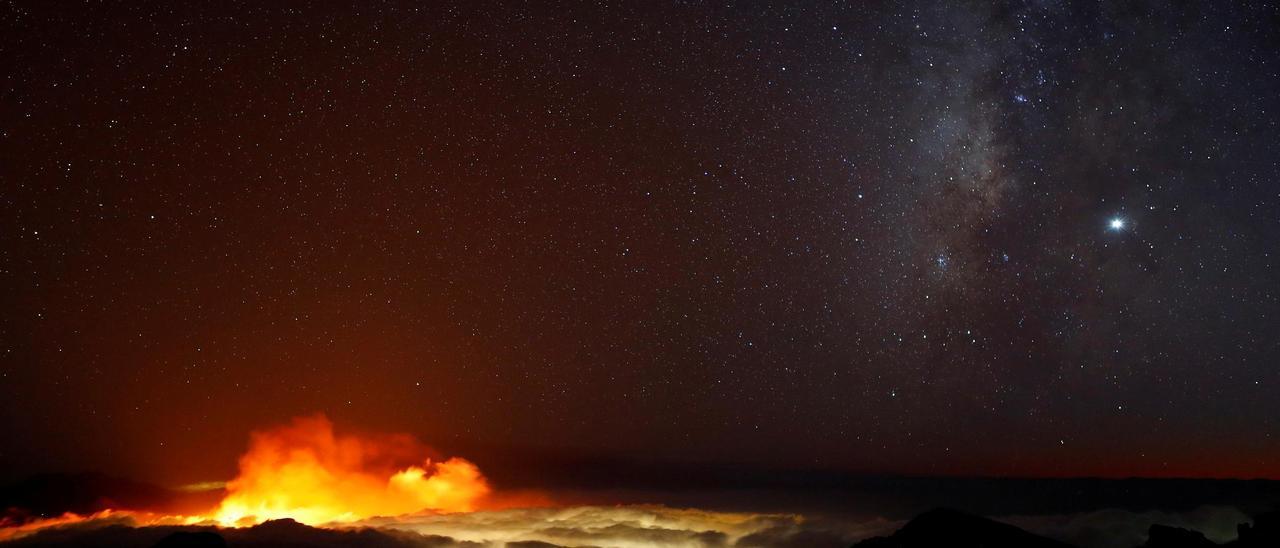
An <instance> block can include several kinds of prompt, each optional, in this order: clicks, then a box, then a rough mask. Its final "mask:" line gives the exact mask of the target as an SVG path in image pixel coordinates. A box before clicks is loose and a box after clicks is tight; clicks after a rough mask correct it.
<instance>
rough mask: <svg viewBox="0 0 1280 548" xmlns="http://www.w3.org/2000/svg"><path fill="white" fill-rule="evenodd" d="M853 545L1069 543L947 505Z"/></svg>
mask: <svg viewBox="0 0 1280 548" xmlns="http://www.w3.org/2000/svg"><path fill="white" fill-rule="evenodd" d="M854 546H856V547H857V548H943V547H945V548H1070V545H1069V544H1065V543H1062V542H1058V541H1056V540H1053V539H1050V538H1046V537H1042V536H1039V535H1035V534H1032V533H1028V532H1027V531H1023V530H1022V529H1019V528H1017V527H1014V526H1012V525H1009V524H1005V523H1000V522H998V521H992V520H989V519H987V518H983V517H978V516H974V515H970V514H966V513H963V512H958V511H955V510H949V509H944V508H940V509H936V510H930V511H928V512H925V513H923V514H921V515H919V516H917V517H916V518H915V519H913V520H911V521H909V522H907V524H906V525H904V526H902V528H901V529H899V530H898V531H897V532H895V533H894V534H892V535H889V536H887V537H875V538H870V539H867V540H864V541H862V542H859V543H857V544H855V545H854Z"/></svg>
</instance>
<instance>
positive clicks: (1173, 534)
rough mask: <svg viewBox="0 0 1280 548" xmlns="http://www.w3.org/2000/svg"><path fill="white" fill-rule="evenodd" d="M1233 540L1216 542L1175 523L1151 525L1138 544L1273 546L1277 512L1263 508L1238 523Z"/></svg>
mask: <svg viewBox="0 0 1280 548" xmlns="http://www.w3.org/2000/svg"><path fill="white" fill-rule="evenodd" d="M1236 531H1238V532H1239V535H1238V537H1237V538H1236V540H1233V541H1231V542H1228V543H1226V544H1216V543H1214V542H1212V541H1210V540H1208V539H1206V538H1205V537H1204V534H1202V533H1200V532H1198V531H1189V530H1186V529H1180V528H1177V527H1168V526H1164V525H1152V526H1151V529H1150V531H1149V532H1148V534H1147V543H1146V544H1144V545H1143V546H1142V548H1212V547H1222V548H1276V547H1280V512H1267V513H1264V514H1259V515H1257V516H1254V518H1253V523H1252V524H1248V523H1241V524H1240V525H1239V526H1238V527H1236Z"/></svg>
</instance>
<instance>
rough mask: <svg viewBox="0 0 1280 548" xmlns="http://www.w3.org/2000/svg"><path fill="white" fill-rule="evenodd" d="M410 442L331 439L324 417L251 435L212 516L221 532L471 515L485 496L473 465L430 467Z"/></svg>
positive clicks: (426, 455) (423, 451) (425, 452)
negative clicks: (268, 525)
mask: <svg viewBox="0 0 1280 548" xmlns="http://www.w3.org/2000/svg"><path fill="white" fill-rule="evenodd" d="M430 454H431V451H430V450H429V449H427V448H426V447H424V446H422V445H420V444H418V443H417V442H416V441H414V440H413V439H412V438H411V437H408V436H403V435H390V436H377V437H375V436H356V435H337V434H335V433H334V430H333V424H332V423H331V422H330V421H329V420H328V419H327V418H325V417H324V416H313V417H305V418H298V419H295V420H294V421H293V422H292V423H291V424H288V425H286V426H282V427H279V428H275V429H271V430H264V431H258V432H255V433H254V434H253V436H252V439H251V441H250V444H249V449H248V451H247V452H246V453H245V454H244V456H242V457H241V458H240V473H239V476H237V477H236V478H235V479H234V480H232V481H231V482H229V483H228V484H227V495H226V497H225V498H224V499H223V500H222V502H221V503H220V504H219V505H218V508H217V509H216V510H215V511H214V512H213V516H212V517H213V519H214V520H216V521H217V522H219V523H221V524H223V525H242V524H252V523H259V522H262V521H265V520H269V519H277V518H292V519H294V520H295V521H298V522H301V523H306V524H310V525H317V524H322V523H331V522H351V521H356V520H360V519H364V518H368V517H373V516H397V515H402V514H409V513H413V512H419V511H423V510H434V511H441V512H470V511H473V510H476V509H477V508H478V507H479V505H480V503H481V501H482V500H483V499H484V498H485V497H486V496H487V495H489V493H490V492H491V489H490V487H489V484H488V482H487V481H486V480H485V478H484V476H483V475H481V474H480V470H479V468H477V467H476V466H475V465H474V464H472V463H471V462H468V461H466V460H463V459H460V458H450V459H448V460H443V461H436V460H434V459H432V458H431V456H430Z"/></svg>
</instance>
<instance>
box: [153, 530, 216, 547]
mask: <svg viewBox="0 0 1280 548" xmlns="http://www.w3.org/2000/svg"><path fill="white" fill-rule="evenodd" d="M154 548H227V540H226V539H224V538H222V535H219V534H217V533H214V532H212V531H178V532H176V533H173V534H171V535H169V536H167V537H164V538H162V539H160V542H157V543H156V545H155V546H154Z"/></svg>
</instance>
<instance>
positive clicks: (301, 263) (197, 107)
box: [0, 1, 1280, 484]
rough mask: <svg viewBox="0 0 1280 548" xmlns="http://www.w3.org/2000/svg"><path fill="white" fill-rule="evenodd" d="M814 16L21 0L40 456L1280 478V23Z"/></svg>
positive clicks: (5, 366) (947, 8)
mask: <svg viewBox="0 0 1280 548" xmlns="http://www.w3.org/2000/svg"><path fill="white" fill-rule="evenodd" d="M804 4H805V5H802V6H785V5H781V4H772V5H769V4H767V3H766V4H758V5H757V4H742V5H722V4H703V3H684V2H677V3H654V2H626V3H616V4H612V5H595V4H591V5H587V4H566V5H563V6H556V7H552V6H550V5H539V4H536V3H535V4H529V5H523V6H511V5H504V3H487V2H462V3H457V4H455V5H448V4H445V3H431V4H429V5H423V6H415V5H412V4H409V3H396V2H391V3H379V4H376V5H363V4H361V5H359V6H355V7H349V9H340V8H337V7H335V6H323V7H321V6H310V7H293V8H286V7H276V6H273V5H270V3H258V2H250V3H244V4H235V3H233V4H217V5H212V4H211V5H199V4H197V5H191V6H179V5H173V4H169V3H155V4H150V3H129V4H124V5H103V4H99V3H86V4H80V3H72V2H58V3H49V4H46V3H40V2H19V3H7V4H5V5H4V6H2V7H0V67H4V70H2V71H0V74H3V85H2V86H0V96H2V97H3V105H4V108H2V109H0V157H3V160H2V161H0V184H2V185H3V188H4V191H3V193H2V194H0V304H3V309H4V312H3V313H0V428H2V429H3V430H4V431H5V432H7V433H8V436H7V437H8V438H9V439H10V440H22V441H20V442H14V443H10V444H6V446H5V447H4V450H3V451H0V470H3V472H0V474H4V475H6V476H19V475H23V474H28V473H31V472H37V471H46V470H67V469H71V470H75V469H86V468H94V469H104V470H109V471H113V472H116V473H121V474H131V475H134V476H138V477H144V478H147V479H151V480H155V481H162V482H167V483H171V484H179V483H184V482H194V481H204V480H209V479H218V478H226V477H229V476H230V473H231V471H232V470H231V467H232V466H233V465H234V463H235V455H236V453H237V451H239V450H240V448H241V441H242V439H243V436H244V435H245V433H246V432H247V431H249V430H251V429H253V428H254V427H256V426H257V425H260V424H264V423H272V422H280V421H283V420H285V419H286V418H288V417H292V416H295V415H301V414H308V413H314V412H324V413H327V414H328V415H329V416H331V417H333V418H334V420H335V421H337V422H339V423H341V424H351V425H361V426H364V427H368V428H371V429H375V430H380V431H402V432H412V433H414V434H417V435H419V436H421V437H422V438H423V439H426V440H431V442H432V443H433V444H437V445H439V446H441V447H444V448H446V449H448V450H450V452H453V451H454V450H457V449H461V450H463V452H464V453H465V454H467V455H475V457H474V458H475V459H476V460H477V461H478V462H479V463H480V464H481V465H482V466H484V468H485V470H486V471H487V472H489V473H490V474H492V475H493V477H494V478H495V480H496V481H498V482H499V483H501V482H502V480H503V475H504V473H506V472H504V470H503V466H502V465H501V464H500V463H498V464H494V463H493V461H494V458H493V457H492V455H506V456H507V457H504V458H508V459H510V460H518V458H517V457H514V456H511V455H522V454H524V453H522V452H525V451H533V450H537V451H542V452H550V453H556V454H562V453H567V454H571V455H586V456H603V457H617V456H626V457H627V458H634V459H638V460H644V459H654V460H662V461H666V462H710V463H751V464H757V465H761V466H765V467H780V468H797V467H799V468H822V469H837V470H846V471H875V472H891V473H909V474H933V473H944V474H994V475H1044V474H1049V475H1121V476H1123V475H1193V476H1201V475H1210V476H1260V475H1271V476H1274V475H1275V474H1276V470H1277V468H1276V462H1277V460H1276V459H1277V458H1280V440H1277V439H1275V437H1274V436H1273V435H1272V434H1271V433H1272V432H1275V431H1276V427H1277V424H1276V423H1275V418H1276V417H1280V403H1278V402H1280V399H1277V398H1275V397H1274V394H1275V392H1276V389H1277V386H1280V370H1278V369H1277V368H1276V367H1275V364H1276V363H1280V347H1278V346H1277V342H1276V341H1277V338H1276V335H1277V334H1278V333H1280V324H1278V323H1277V318H1278V317H1280V302H1278V301H1277V293H1276V289H1275V288H1276V287H1278V283H1280V277H1278V276H1277V274H1276V270H1275V266H1276V265H1275V263H1276V260H1277V259H1276V256H1275V251H1276V242H1277V241H1280V240H1278V239H1277V238H1280V234H1277V232H1278V231H1280V223H1278V222H1277V219H1280V195H1278V194H1277V184H1276V180H1277V177H1278V176H1280V169H1278V167H1277V161H1276V158H1280V144H1278V143H1280V139H1278V138H1277V137H1280V135H1278V134H1277V128H1276V122H1275V116H1276V113H1277V112H1278V111H1280V105H1278V104H1277V103H1278V102H1280V75H1278V74H1277V70H1280V69H1278V68H1277V62H1276V55H1275V52H1276V51H1277V47H1278V46H1280V40H1278V38H1277V28H1280V24H1277V21H1278V19H1277V12H1276V9H1275V7H1274V6H1268V5H1265V4H1263V3H1261V2H1241V3H1223V2H1212V3H1202V4H1185V5H1184V4H1182V3H1174V4H1171V5H1166V4H1164V3H1145V2H1137V3H1126V4H1125V5H1123V6H1122V5H1118V4H1117V3H1111V2H1106V3H1100V4H1085V3H1063V2H1051V1H1043V2H1042V1H1034V2H1016V3H1010V4H1002V5H1000V6H998V7H993V6H988V5H987V4H986V3H976V2H975V3H969V2H942V3H936V2H919V3H917V2H904V3H894V4H879V3H870V2H867V3H864V2H850V3H847V4H839V5H834V4H822V5H808V3H804ZM486 455H489V457H486Z"/></svg>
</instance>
